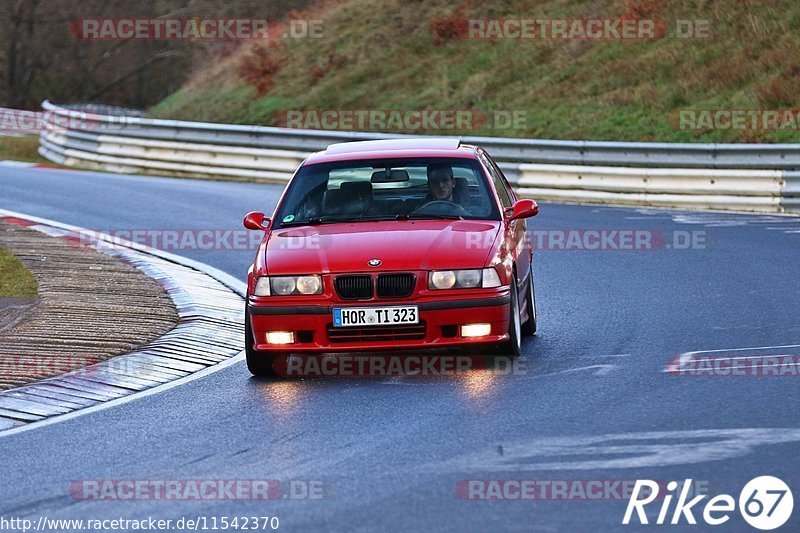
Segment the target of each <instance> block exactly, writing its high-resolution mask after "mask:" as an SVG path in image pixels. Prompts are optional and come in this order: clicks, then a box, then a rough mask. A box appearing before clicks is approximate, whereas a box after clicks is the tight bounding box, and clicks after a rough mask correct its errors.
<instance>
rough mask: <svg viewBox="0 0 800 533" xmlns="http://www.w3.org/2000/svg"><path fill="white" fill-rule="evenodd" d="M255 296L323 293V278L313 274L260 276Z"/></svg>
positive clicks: (254, 292)
mask: <svg viewBox="0 0 800 533" xmlns="http://www.w3.org/2000/svg"><path fill="white" fill-rule="evenodd" d="M253 294H254V295H255V296H289V295H292V294H322V278H321V277H320V276H317V275H313V276H275V277H267V276H264V277H262V278H258V281H257V282H256V287H255V290H254V291H253Z"/></svg>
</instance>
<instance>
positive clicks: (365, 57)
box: [151, 0, 800, 142]
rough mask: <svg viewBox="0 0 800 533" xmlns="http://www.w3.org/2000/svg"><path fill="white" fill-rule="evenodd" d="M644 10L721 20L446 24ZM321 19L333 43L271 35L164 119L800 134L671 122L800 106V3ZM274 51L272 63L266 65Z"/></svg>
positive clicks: (159, 110)
mask: <svg viewBox="0 0 800 533" xmlns="http://www.w3.org/2000/svg"><path fill="white" fill-rule="evenodd" d="M637 6H638V7H637ZM634 8H636V9H634ZM632 10H633V11H632ZM637 10H638V11H637ZM630 12H638V13H643V15H642V16H647V17H652V18H657V19H660V20H664V21H666V22H667V23H668V25H669V26H668V27H669V28H674V26H675V24H676V22H675V21H677V20H679V19H680V20H696V19H703V20H711V21H712V24H713V32H714V35H713V37H712V38H710V39H679V38H675V37H668V38H664V39H659V40H655V41H626V42H622V41H541V40H539V41H536V40H496V41H489V40H483V39H472V40H468V39H460V38H453V39H449V40H444V42H439V41H440V39H437V35H438V34H437V32H436V31H435V29H434V26H433V23H434V22H435V21H436V20H437V19H440V18H442V17H456V18H458V17H475V18H481V17H498V18H503V17H509V18H540V19H544V18H560V17H568V18H622V17H624V16H625V14H626V13H630ZM300 16H303V15H302V14H301V15H300ZM309 17H310V18H322V19H323V21H324V26H323V28H324V29H323V33H324V35H323V37H322V38H308V39H302V40H294V41H287V42H286V44H285V46H280V45H279V46H274V45H273V44H270V45H269V47H268V48H267V51H266V52H262V53H261V54H260V55H259V54H256V53H254V50H255V49H256V48H257V47H258V46H259V44H247V45H244V46H243V47H242V48H241V49H239V50H238V51H236V52H235V53H233V54H231V55H230V56H228V57H226V58H224V59H222V60H219V61H215V62H214V63H213V64H211V65H207V66H206V67H205V68H202V69H199V70H198V71H197V72H196V73H195V75H194V76H193V77H192V78H191V79H190V81H189V82H188V83H187V84H186V85H185V86H184V87H183V88H182V89H181V90H180V91H178V92H176V93H175V94H173V95H172V96H170V97H169V98H167V99H165V100H164V101H163V102H161V103H160V104H158V105H157V106H155V107H154V108H153V109H152V110H151V114H152V115H153V116H157V117H165V118H179V119H189V120H205V121H214V122H230V123H239V124H263V125H280V116H281V113H282V112H285V111H286V110H321V109H335V110H339V109H343V110H361V109H382V110H396V109H417V110H424V109H439V110H441V109H449V110H463V109H470V110H475V111H480V112H484V113H491V112H492V111H494V110H509V111H521V112H523V113H524V116H525V118H526V120H525V124H524V126H523V127H520V128H517V129H495V128H489V127H483V128H478V129H473V130H469V131H461V132H453V133H461V134H475V135H492V136H510V137H535V138H553V139H594V140H622V141H634V140H637V141H678V142H724V141H730V142H736V141H745V142H761V141H763V142H797V141H799V140H800V134H799V133H798V131H791V130H790V131H758V130H750V131H748V130H712V131H681V130H679V129H678V128H677V127H676V121H675V120H673V119H671V117H674V116H675V115H676V113H677V112H678V111H679V110H682V109H695V110H697V109H745V110H749V109H768V110H772V109H790V108H800V91H798V90H797V87H798V85H800V3H797V2H778V1H765V2H712V1H711V0H687V1H685V2H677V1H669V0H639V1H636V0H595V1H593V2H591V3H587V2H583V1H578V0H541V1H538V2H535V3H534V2H529V1H524V0H510V1H501V0H488V1H486V2H462V3H461V4H459V5H458V6H455V5H454V4H453V3H450V2H445V1H444V0H425V1H421V2H415V3H413V8H412V5H411V4H409V3H408V2H407V1H402V0H383V1H380V2H374V1H372V0H339V1H337V2H333V3H330V4H329V5H328V6H325V5H323V6H322V7H321V8H318V9H317V10H316V11H314V12H312V13H311V14H310V15H309ZM262 46H263V45H262ZM260 57H266V58H268V61H264V62H262V63H259V60H258V59H257V58H260ZM254 58H255V59H254ZM270 62H272V63H277V64H279V65H280V68H279V70H277V72H275V71H274V69H271V70H270V69H268V68H267V67H268V66H269V65H271V64H272V63H270ZM260 65H265V67H264V68H259V67H260ZM267 71H268V72H269V74H263V75H262V74H261V72H267ZM245 80H248V81H245ZM264 80H271V84H270V83H266V84H264V85H265V86H266V90H264V87H263V86H262V87H261V89H262V90H261V92H260V93H259V91H258V89H257V86H258V85H259V83H258V82H260V81H264ZM418 133H426V132H418ZM434 133H435V132H434Z"/></svg>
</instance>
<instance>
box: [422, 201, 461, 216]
mask: <svg viewBox="0 0 800 533" xmlns="http://www.w3.org/2000/svg"><path fill="white" fill-rule="evenodd" d="M430 208H432V209H430ZM411 214H412V215H420V214H422V215H454V216H464V217H466V216H469V211H467V210H466V209H464V207H462V206H460V205H458V204H457V203H455V202H451V201H449V200H432V201H430V202H427V203H424V204H422V205H421V206H419V207H418V208H416V209H414V210H413V211H412V212H411Z"/></svg>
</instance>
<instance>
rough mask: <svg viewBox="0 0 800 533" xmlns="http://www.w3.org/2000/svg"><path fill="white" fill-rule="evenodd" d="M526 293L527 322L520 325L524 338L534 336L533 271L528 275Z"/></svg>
mask: <svg viewBox="0 0 800 533" xmlns="http://www.w3.org/2000/svg"><path fill="white" fill-rule="evenodd" d="M527 289H528V290H527V291H525V295H526V298H525V309H526V310H527V314H528V320H526V321H525V323H524V324H522V334H523V335H524V336H525V337H532V336H533V335H536V291H535V288H534V285H533V269H531V271H530V274H528V285H527Z"/></svg>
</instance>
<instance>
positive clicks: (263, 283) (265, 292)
mask: <svg viewBox="0 0 800 533" xmlns="http://www.w3.org/2000/svg"><path fill="white" fill-rule="evenodd" d="M253 294H255V295H256V296H269V278H267V277H263V278H258V281H256V288H255V290H254V291H253Z"/></svg>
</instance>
